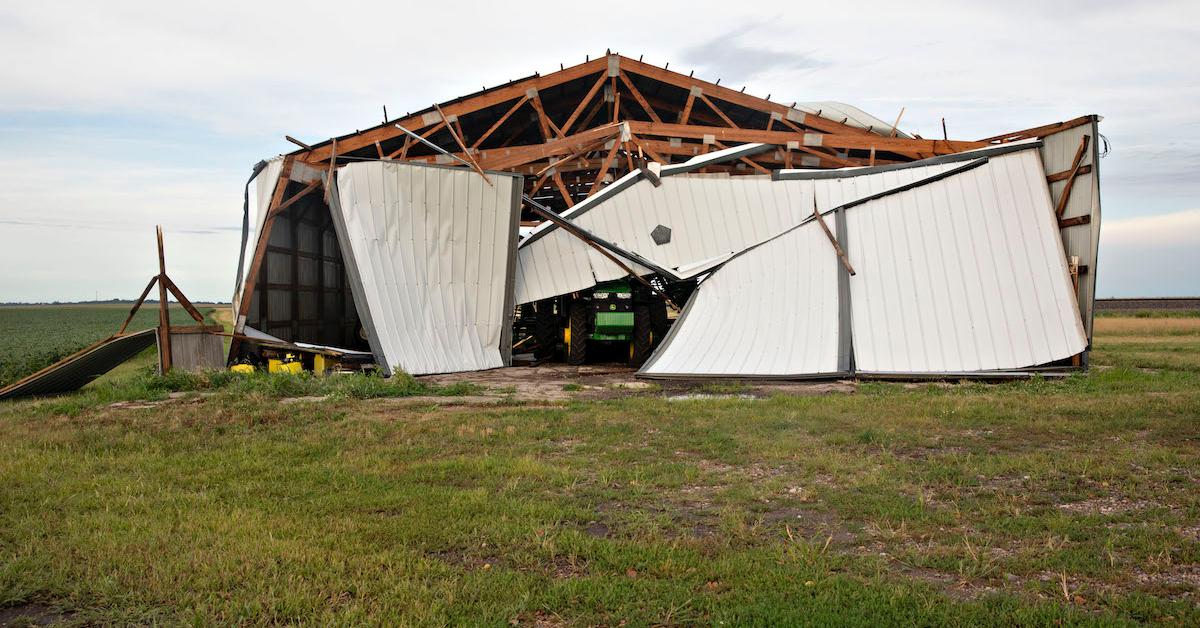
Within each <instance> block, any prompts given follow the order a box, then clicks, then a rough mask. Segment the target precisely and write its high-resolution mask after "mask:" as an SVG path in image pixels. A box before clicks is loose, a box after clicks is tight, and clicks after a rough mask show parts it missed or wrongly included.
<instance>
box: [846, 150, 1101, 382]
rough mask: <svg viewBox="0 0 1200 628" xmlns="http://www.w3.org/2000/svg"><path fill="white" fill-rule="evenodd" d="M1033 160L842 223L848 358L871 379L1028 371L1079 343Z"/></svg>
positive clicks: (1020, 155)
mask: <svg viewBox="0 0 1200 628" xmlns="http://www.w3.org/2000/svg"><path fill="white" fill-rule="evenodd" d="M1044 177H1045V174H1044V173H1043V171H1042V166H1041V161H1040V159H1039V158H1038V155H1037V153H1036V152H1034V151H1021V152H1017V153H1011V154H1008V155H1002V156H998V157H992V158H991V160H990V161H989V162H988V163H987V164H985V165H983V166H981V167H979V168H975V169H974V170H970V171H967V172H964V173H962V174H958V175H955V176H952V177H950V178H947V179H943V180H941V181H936V182H932V183H930V184H928V185H924V186H921V187H919V188H916V189H913V190H909V191H906V192H901V193H898V194H894V195H891V196H887V197H884V198H882V199H879V200H876V201H871V202H869V203H867V204H864V205H861V206H858V207H854V208H851V209H850V210H848V211H847V213H846V219H847V225H848V243H847V245H848V246H847V248H848V251H847V252H848V255H849V258H850V262H851V264H853V265H854V267H855V270H856V271H857V272H858V274H857V275H855V276H854V277H851V278H850V293H851V313H852V329H853V337H854V355H855V362H856V365H857V368H858V369H859V370H860V371H863V372H875V373H955V372H970V371H989V370H1002V369H1015V368H1024V367H1030V366H1036V365H1040V364H1045V363H1048V362H1053V361H1055V360H1060V359H1063V358H1067V357H1070V356H1072V355H1075V354H1077V353H1079V352H1080V351H1082V350H1083V348H1084V346H1085V345H1086V336H1085V334H1084V330H1083V326H1082V324H1081V322H1080V319H1079V311H1078V308H1077V307H1076V305H1075V300H1074V297H1073V295H1072V294H1071V292H1072V286H1071V280H1070V277H1069V276H1068V274H1067V268H1066V263H1065V260H1064V258H1063V252H1062V243H1061V242H1060V240H1059V238H1058V226H1057V223H1056V220H1055V217H1054V211H1053V207H1052V206H1051V204H1050V196H1049V193H1048V191H1047V187H1046V185H1045V179H1044Z"/></svg>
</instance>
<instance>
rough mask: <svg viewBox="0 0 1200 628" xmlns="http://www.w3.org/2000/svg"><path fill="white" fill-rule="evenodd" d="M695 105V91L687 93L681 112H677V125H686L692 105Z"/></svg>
mask: <svg viewBox="0 0 1200 628" xmlns="http://www.w3.org/2000/svg"><path fill="white" fill-rule="evenodd" d="M694 104H696V91H695V90H692V91H690V92H688V97H687V102H685V103H683V111H680V112H679V124H687V123H688V118H690V117H691V115H692V105H694Z"/></svg>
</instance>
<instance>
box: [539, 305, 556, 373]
mask: <svg viewBox="0 0 1200 628" xmlns="http://www.w3.org/2000/svg"><path fill="white" fill-rule="evenodd" d="M533 330H534V331H533V335H534V340H535V341H537V349H536V350H534V352H533V355H534V356H536V357H537V358H540V359H546V358H550V357H553V356H554V353H555V352H556V351H558V341H559V336H560V334H559V327H558V318H557V317H556V316H554V303H553V302H552V301H550V300H546V301H541V302H539V303H538V304H537V305H536V309H535V311H534V320H533Z"/></svg>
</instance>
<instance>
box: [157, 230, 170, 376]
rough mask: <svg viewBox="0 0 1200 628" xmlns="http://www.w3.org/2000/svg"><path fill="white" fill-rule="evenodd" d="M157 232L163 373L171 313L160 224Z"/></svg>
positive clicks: (167, 358) (160, 363) (166, 365)
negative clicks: (168, 304) (168, 303)
mask: <svg viewBox="0 0 1200 628" xmlns="http://www.w3.org/2000/svg"><path fill="white" fill-rule="evenodd" d="M155 230H156V232H157V234H158V369H159V372H160V373H161V374H163V375H165V374H166V373H167V372H168V371H170V370H171V313H170V312H169V310H168V307H167V281H166V277H167V258H166V255H165V254H164V253H163V234H162V225H159V226H157V227H155Z"/></svg>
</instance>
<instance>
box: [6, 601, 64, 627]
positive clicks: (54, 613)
mask: <svg viewBox="0 0 1200 628" xmlns="http://www.w3.org/2000/svg"><path fill="white" fill-rule="evenodd" d="M70 619H71V613H64V612H62V611H60V610H58V609H56V608H54V607H52V606H49V605H47V604H38V603H36V602H31V603H29V604H18V605H17V606H8V607H5V608H0V626H51V625H54V624H59V623H63V622H66V621H68V620H70Z"/></svg>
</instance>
